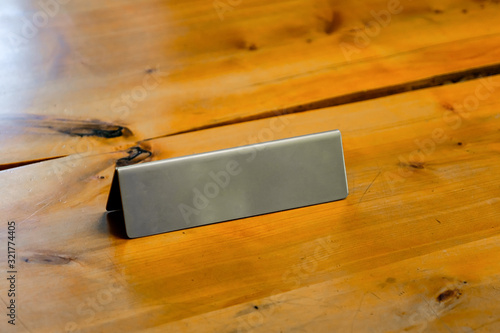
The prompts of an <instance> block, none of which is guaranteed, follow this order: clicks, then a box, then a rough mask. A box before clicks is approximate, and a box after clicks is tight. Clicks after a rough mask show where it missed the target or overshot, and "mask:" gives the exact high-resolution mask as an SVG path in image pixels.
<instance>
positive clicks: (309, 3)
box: [0, 0, 500, 169]
mask: <svg viewBox="0 0 500 333" xmlns="http://www.w3.org/2000/svg"><path fill="white" fill-rule="evenodd" d="M221 3H224V4H226V5H227V6H229V7H224V8H229V9H230V10H228V11H226V12H224V14H223V20H221V17H220V15H219V14H220V12H218V11H216V10H215V9H214V4H219V5H220V4H221ZM229 3H231V4H232V5H229ZM236 3H237V2H227V1H226V0H216V1H215V2H214V1H206V0H192V1H183V2H177V1H157V0H142V1H131V0H128V1H118V0H112V1H107V2H106V3H105V4H104V3H103V2H102V1H96V0H93V1H85V3H78V2H74V1H71V2H67V3H66V4H64V5H60V6H59V7H57V8H56V7H54V8H53V10H52V11H53V12H54V15H46V16H47V17H48V19H47V20H46V22H45V21H43V15H44V12H43V11H42V12H40V8H39V7H38V6H39V5H38V1H25V2H22V3H19V4H15V5H13V4H10V3H9V4H7V3H3V4H1V5H0V6H2V7H0V13H1V14H0V15H1V16H0V17H1V20H0V21H1V22H2V24H1V26H0V36H2V37H1V38H0V43H1V47H2V49H3V50H5V52H2V54H1V55H0V65H1V66H0V78H1V79H0V92H1V95H0V118H1V122H0V142H2V147H8V148H4V149H5V151H6V153H4V154H1V155H0V165H2V168H3V169H5V168H8V167H12V166H15V165H17V164H19V163H26V162H29V161H35V160H40V159H45V158H49V157H58V156H66V155H71V154H81V153H84V152H87V151H89V150H90V149H92V150H93V151H94V150H101V149H102V150H105V151H112V150H120V149H123V148H124V147H126V146H130V145H131V144H132V143H134V142H136V141H138V140H143V139H147V138H153V137H159V136H164V135H169V134H173V133H179V132H184V131H190V130H193V129H198V128H203V127H210V126H216V125H218V124H224V123H232V122H238V121H242V120H248V119H252V118H258V117H263V116H269V115H272V114H273V112H274V111H279V112H283V111H285V112H292V111H299V110H304V109H310V108H312V107H318V106H322V107H325V106H329V105H332V104H339V103H348V102H350V101H352V100H357V99H366V98H371V97H373V96H374V94H375V95H384V94H389V93H391V92H393V91H394V90H401V89H403V90H405V89H411V88H412V87H413V86H414V85H417V86H421V85H424V86H425V85H434V84H436V83H440V82H442V81H446V80H459V79H461V78H463V76H464V75H466V74H461V72H463V71H465V72H466V73H469V72H470V70H471V69H473V68H480V67H484V66H494V65H498V59H499V57H500V48H499V47H498V46H499V45H500V26H499V25H498V24H497V18H498V14H499V10H500V9H499V8H500V7H499V5H498V3H497V2H496V1H481V2H470V1H466V0H460V1H452V0H446V1H439V2H438V1H418V2H409V1H401V3H400V6H399V7H396V8H393V7H389V5H388V2H387V1H382V0H367V1H364V2H363V4H362V5H360V4H359V3H357V2H348V3H342V4H340V3H337V2H334V1H323V0H321V1H320V0H297V1H283V2H280V3H278V4H277V3H274V2H268V1H263V0H245V1H242V2H241V3H240V4H238V5H237V6H236V5H235V4H236ZM391 3H393V2H391ZM391 6H392V5H391ZM389 10H392V12H393V13H395V14H389V15H386V16H380V15H381V13H384V12H385V13H386V14H387V13H390V12H389ZM45 11H47V10H45ZM49 11H50V10H49ZM52 11H51V12H52ZM374 13H376V14H374ZM49 14H50V13H49ZM23 17H24V19H23ZM33 17H35V18H37V19H38V20H41V21H36V22H38V23H37V24H38V25H40V27H35V26H34V27H32V33H29V27H30V24H31V23H33V22H31V21H33ZM29 22H31V23H29ZM23 32H24V34H23ZM346 50H347V51H346ZM488 71H493V72H494V73H498V72H499V71H498V68H497V67H493V68H490V69H488V70H486V72H488ZM450 73H458V74H454V75H452V77H447V76H446V75H447V74H450ZM479 73H483V74H484V72H481V70H480V71H479ZM443 75H444V78H443V77H440V76H443ZM475 75H477V72H476V73H475ZM436 76H437V77H438V78H437V79H436ZM365 93H366V94H365ZM82 141H84V142H82ZM89 145H90V147H91V148H89ZM7 152H8V153H7Z"/></svg>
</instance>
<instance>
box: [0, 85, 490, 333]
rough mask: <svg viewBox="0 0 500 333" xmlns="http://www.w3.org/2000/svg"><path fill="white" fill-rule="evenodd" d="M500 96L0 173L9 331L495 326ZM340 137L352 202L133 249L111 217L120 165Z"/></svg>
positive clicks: (161, 144)
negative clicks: (12, 286)
mask: <svg viewBox="0 0 500 333" xmlns="http://www.w3.org/2000/svg"><path fill="white" fill-rule="evenodd" d="M498 91H500V76H493V77H488V78H483V79H476V80H470V81H468V82H463V83H456V84H452V85H445V86H442V87H436V88H430V89H423V90H418V91H412V92H407V93H403V94H397V95H393V96H388V97H384V98H379V99H373V100H369V101H364V102H359V103H351V104H346V105H341V106H336V107H330V108H323V109H319V110H314V111H308V112H302V113H297V114H290V115H284V116H279V117H271V118H266V119H260V120H255V121H248V122H243V123H240V124H233V125H229V126H223V127H219V128H213V129H207V130H201V131H196V132H192V133H186V134H180V135H174V136H169V137H165V138H159V139H154V140H147V141H144V142H142V143H141V144H140V147H141V149H143V150H144V151H149V152H151V153H152V155H151V156H149V154H146V153H144V154H137V152H138V151H139V150H138V149H135V150H134V149H130V150H128V151H127V150H126V149H124V150H119V151H111V152H101V151H99V150H98V149H97V150H96V151H89V152H88V153H86V154H74V155H71V156H68V157H65V158H60V159H53V160H50V161H45V162H41V163H36V164H32V165H27V166H23V167H18V168H14V169H9V170H4V171H2V172H0V183H1V184H2V190H3V191H2V216H3V219H4V223H3V224H2V225H3V227H2V228H1V229H0V239H1V242H0V243H1V244H6V241H7V236H8V234H7V220H9V221H16V225H17V231H16V232H17V233H16V235H17V238H16V249H17V255H18V257H17V264H16V265H17V270H18V272H19V279H18V285H17V286H18V291H19V296H18V298H17V302H18V306H19V308H18V311H19V312H18V315H19V317H18V322H17V325H16V327H15V329H13V328H12V327H10V326H9V325H8V324H7V323H6V318H4V319H2V320H1V321H0V325H1V326H0V328H1V329H0V331H2V332H10V331H13V332H135V331H141V330H142V331H146V332H280V331H282V332H295V331H299V332H301V331H303V332H400V331H407V332H425V331H432V332H450V331H452V332H496V331H499V330H500V321H499V320H498V314H499V313H500V312H499V310H500V307H499V302H498V297H499V296H500V295H499V290H500V274H499V272H500V260H499V259H500V243H499V240H500V238H499V237H500V225H499V223H498V221H499V220H500V196H499V193H500V192H499V191H500V179H499V176H498V175H499V174H500V166H499V163H498V156H499V155H498V154H499V152H500V140H499V138H500V127H499V117H500V114H499V111H498V110H499V107H500V97H499V96H500V95H499V94H498ZM336 128H338V129H340V130H341V131H342V134H343V142H344V150H345V160H346V168H347V173H348V175H347V176H348V181H349V188H350V194H349V196H348V198H347V199H345V200H342V201H338V202H333V203H328V204H322V205H316V206H311V207H305V208H300V209H295V210H289V211H285V212H279V213H274V214H267V215H263V216H257V217H252V218H247V219H241V220H236V221H230V222H225V223H219V224H215V225H209V226H204V227H199V228H193V229H188V230H184V231H178V232H172V233H167V234H162V235H157V236H152V237H145V238H140V239H134V240H127V239H123V238H122V237H120V230H119V228H117V227H116V224H115V222H113V221H112V220H111V218H109V216H107V215H106V213H105V209H104V206H105V202H106V199H107V194H108V190H109V186H110V182H111V176H112V172H113V170H114V167H115V165H116V163H117V161H119V160H121V163H125V162H128V163H140V162H147V161H150V160H158V159H164V158H169V157H174V156H182V155H187V154H192V153H197V152H204V151H210V150H215V149H221V148H226V147H234V146H238V145H243V144H247V143H252V142H258V141H260V140H264V139H266V140H267V139H278V138H284V137H291V136H295V135H301V134H307V133H314V132H320V131H324V130H329V129H336ZM83 140H85V139H83ZM83 142H85V141H83ZM134 156H136V157H135V158H132V157H134ZM127 158H128V160H127ZM6 260H7V257H6V256H5V255H3V256H0V267H2V270H4V269H5V268H6V267H7V261H6ZM7 289H8V285H7V283H5V280H4V282H2V283H0V295H1V298H2V300H3V301H4V303H6V302H7V296H6V295H7Z"/></svg>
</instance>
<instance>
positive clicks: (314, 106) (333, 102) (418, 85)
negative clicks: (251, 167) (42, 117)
mask: <svg viewBox="0 0 500 333" xmlns="http://www.w3.org/2000/svg"><path fill="white" fill-rule="evenodd" d="M498 74H500V64H494V65H490V66H483V67H478V68H472V69H468V70H463V71H458V72H453V73H448V74H443V75H436V76H431V77H428V78H424V79H420V80H415V81H409V82H405V83H402V84H397V85H392V86H386V87H382V88H376V89H370V90H366V91H358V92H354V93H349V94H346V95H342V96H336V97H332V98H327V99H322V100H318V101H313V102H310V103H306V104H300V105H295V106H291V107H287V108H283V109H275V110H272V111H266V112H262V113H260V114H256V115H252V116H248V117H241V118H237V119H232V120H229V121H226V122H219V123H216V124H210V125H204V126H199V127H194V128H191V129H188V130H185V131H179V132H174V133H170V134H166V135H160V136H155V137H152V138H148V139H144V140H141V141H138V142H136V143H135V144H134V145H138V144H139V143H141V142H147V141H152V140H156V139H160V138H165V137H170V136H174V135H179V134H186V133H191V132H196V131H201V130H206V129H212V128H216V127H222V126H228V125H234V124H238V123H244V122H247V121H253V120H259V119H266V118H271V117H275V116H280V115H286V114H290V113H301V112H307V111H313V110H318V109H323V108H328V107H333V106H340V105H346V104H351V103H357V102H363V101H367V100H370V99H376V98H382V97H388V96H392V95H397V94H402V93H406V92H410V91H417V90H422V89H428V88H433V87H437V86H442V85H446V84H455V83H461V82H467V81H472V80H476V79H479V78H483V77H489V76H493V75H498ZM66 156H69V155H62V156H56V157H48V158H41V159H37V160H32V161H24V162H16V163H8V164H0V172H1V171H4V170H8V169H13V168H18V167H22V166H26V165H30V164H35V163H40V162H44V161H49V160H53V159H58V158H63V157H66Z"/></svg>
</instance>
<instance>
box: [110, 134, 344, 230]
mask: <svg viewBox="0 0 500 333" xmlns="http://www.w3.org/2000/svg"><path fill="white" fill-rule="evenodd" d="M347 194H348V189H347V179H346V172H345V166H344V156H343V150H342V139H341V135H340V132H339V131H338V130H335V131H328V132H323V133H316V134H310V135H304V136H299V137H293V138H289V139H283V140H276V141H270V142H265V143H258V144H253V145H248V146H243V147H237V148H231V149H224V150H218V151H213V152H208V153H203V154H196V155H190V156H184V157H177V158H171V159H167V160H162V161H155V162H150V163H144V164H137V165H131V166H124V167H117V168H116V172H115V177H114V179H113V185H112V188H111V192H110V196H109V199H108V205H107V210H121V209H123V217H124V220H125V229H126V232H127V235H128V236H129V237H131V238H135V237H142V236H148V235H153V234H158V233H163V232H169V231H174V230H180V229H186V228H191V227H195V226H201V225H206V224H211V223H217V222H223V221H228V220H234V219H239V218H244V217H249V216H255V215H260V214H266V213H271V212H277V211H282V210H287V209H292V208H297V207H304V206H309V205H314V204H320V203H325V202H330V201H334V200H339V199H344V198H345V197H346V196H347Z"/></svg>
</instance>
